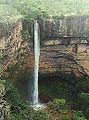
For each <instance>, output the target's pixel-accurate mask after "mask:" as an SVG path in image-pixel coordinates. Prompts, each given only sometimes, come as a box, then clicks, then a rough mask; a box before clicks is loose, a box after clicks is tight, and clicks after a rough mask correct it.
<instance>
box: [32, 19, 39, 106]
mask: <svg viewBox="0 0 89 120" xmlns="http://www.w3.org/2000/svg"><path fill="white" fill-rule="evenodd" d="M39 38H40V37H39V24H38V23H37V20H35V22H34V55H35V63H34V81H33V82H34V83H33V84H34V89H33V100H32V102H33V104H34V105H35V104H38V71H39V56H40V39H39Z"/></svg>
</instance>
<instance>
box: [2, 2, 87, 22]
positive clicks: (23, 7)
mask: <svg viewBox="0 0 89 120" xmlns="http://www.w3.org/2000/svg"><path fill="white" fill-rule="evenodd" d="M37 15H40V16H42V17H45V16H46V15H48V16H61V15H63V16H71V15H72V16H75V15H76V16H79V15H80V16H83V15H89V0H34V1H33V0H0V21H1V20H2V21H5V20H8V21H11V20H13V21H15V20H16V19H19V18H22V17H23V18H24V17H25V18H27V19H29V20H33V19H35V18H36V17H37Z"/></svg>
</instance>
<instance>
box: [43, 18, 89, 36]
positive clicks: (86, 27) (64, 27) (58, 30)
mask: <svg viewBox="0 0 89 120" xmlns="http://www.w3.org/2000/svg"><path fill="white" fill-rule="evenodd" d="M44 31H45V37H46V38H55V37H61V36H71V37H74V36H75V37H76V36H85V37H89V17H88V16H71V17H59V18H53V19H47V20H45V21H44Z"/></svg>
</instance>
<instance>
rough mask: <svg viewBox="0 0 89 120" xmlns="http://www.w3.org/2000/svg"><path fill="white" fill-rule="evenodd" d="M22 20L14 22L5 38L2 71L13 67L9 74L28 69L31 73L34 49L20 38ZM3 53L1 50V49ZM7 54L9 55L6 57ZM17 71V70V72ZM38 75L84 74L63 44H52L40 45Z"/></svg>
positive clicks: (78, 75) (17, 73)
mask: <svg viewBox="0 0 89 120" xmlns="http://www.w3.org/2000/svg"><path fill="white" fill-rule="evenodd" d="M21 31H22V22H21V21H19V22H17V23H16V26H15V28H14V29H13V32H12V35H11V36H9V38H8V39H7V40H6V42H5V43H6V44H5V47H4V48H5V50H4V51H5V52H7V54H6V55H7V59H6V57H5V59H6V61H5V62H3V65H4V70H3V71H4V73H5V71H6V70H7V69H8V67H9V68H10V67H11V68H15V67H16V69H15V70H14V72H13V73H12V72H11V75H12V76H14V74H15V75H17V76H19V74H25V73H24V72H23V71H27V70H30V71H31V73H32V74H33V69H34V51H33V47H32V46H30V47H29V44H28V42H27V41H25V40H23V39H22V34H21ZM2 53H3V51H2ZM8 56H9V57H8ZM18 71H19V72H18ZM39 74H40V75H45V76H46V75H49V74H50V75H53V74H55V75H57V76H58V75H59V76H60V74H72V75H75V76H76V77H81V76H84V75H86V72H85V71H84V70H83V67H81V65H80V64H78V62H77V60H76V59H75V58H74V56H73V55H72V54H71V53H70V52H68V51H67V49H66V47H65V46H64V45H58V44H53V45H52V46H49V45H48V46H43V47H41V55H40V68H39Z"/></svg>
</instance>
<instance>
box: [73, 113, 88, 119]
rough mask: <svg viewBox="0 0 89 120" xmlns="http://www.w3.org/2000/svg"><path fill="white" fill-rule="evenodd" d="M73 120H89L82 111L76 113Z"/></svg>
mask: <svg viewBox="0 0 89 120" xmlns="http://www.w3.org/2000/svg"><path fill="white" fill-rule="evenodd" d="M72 120H87V119H86V118H85V116H84V115H83V113H82V111H75V112H74V113H73V118H72Z"/></svg>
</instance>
